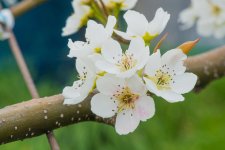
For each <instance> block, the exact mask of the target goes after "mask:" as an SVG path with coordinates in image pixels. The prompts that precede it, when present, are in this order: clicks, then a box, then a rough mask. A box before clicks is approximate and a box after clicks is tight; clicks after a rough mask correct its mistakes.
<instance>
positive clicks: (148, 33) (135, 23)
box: [115, 8, 170, 42]
mask: <svg viewBox="0 0 225 150" xmlns="http://www.w3.org/2000/svg"><path fill="white" fill-rule="evenodd" d="M124 19H125V21H126V23H127V31H126V33H124V32H121V31H115V32H116V33H117V34H119V35H120V36H122V37H123V38H125V39H127V40H131V39H132V38H135V37H142V38H143V39H144V40H145V42H150V41H151V40H152V39H153V38H154V37H156V36H158V35H159V34H160V33H162V32H163V30H164V29H165V27H166V25H167V23H168V21H169V19H170V14H168V13H167V12H165V11H164V10H163V9H162V8H159V9H158V10H157V11H156V14H155V17H154V18H153V20H152V21H151V22H148V20H147V19H146V17H145V16H144V15H143V14H141V13H139V12H136V11H133V10H128V11H127V12H126V13H125V14H124Z"/></svg>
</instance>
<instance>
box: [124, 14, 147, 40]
mask: <svg viewBox="0 0 225 150" xmlns="http://www.w3.org/2000/svg"><path fill="white" fill-rule="evenodd" d="M124 19H125V20H126V23H127V33H132V34H134V35H138V36H143V35H144V34H145V32H146V29H147V26H148V20H147V19H146V17H145V16H144V15H143V14H141V13H139V12H137V11H133V10H128V11H127V12H126V13H125V14H124Z"/></svg>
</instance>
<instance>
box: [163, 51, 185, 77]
mask: <svg viewBox="0 0 225 150" xmlns="http://www.w3.org/2000/svg"><path fill="white" fill-rule="evenodd" d="M185 59H187V55H186V54H184V53H183V52H182V50H180V49H172V50H169V51H167V52H166V53H165V54H164V55H163V56H162V65H166V67H164V68H162V69H164V71H165V72H170V73H172V74H173V73H176V74H182V73H184V72H185V70H186V67H185V66H184V60H185Z"/></svg>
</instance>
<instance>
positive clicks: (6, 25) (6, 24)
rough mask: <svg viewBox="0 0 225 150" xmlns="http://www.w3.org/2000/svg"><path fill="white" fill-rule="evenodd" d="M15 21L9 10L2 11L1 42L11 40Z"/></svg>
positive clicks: (0, 16) (0, 12) (0, 23)
mask: <svg viewBox="0 0 225 150" xmlns="http://www.w3.org/2000/svg"><path fill="white" fill-rule="evenodd" d="M14 24H15V20H14V17H13V15H12V12H11V11H10V10H9V9H3V10H1V11H0V40H5V39H7V38H9V36H10V33H9V30H11V29H12V28H13V27H14Z"/></svg>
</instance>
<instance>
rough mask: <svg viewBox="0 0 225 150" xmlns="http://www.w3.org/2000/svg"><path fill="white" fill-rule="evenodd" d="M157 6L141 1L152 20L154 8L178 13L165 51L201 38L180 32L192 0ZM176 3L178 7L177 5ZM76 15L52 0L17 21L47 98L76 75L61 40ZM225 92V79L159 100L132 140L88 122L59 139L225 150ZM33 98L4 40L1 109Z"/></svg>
mask: <svg viewBox="0 0 225 150" xmlns="http://www.w3.org/2000/svg"><path fill="white" fill-rule="evenodd" d="M151 2H152V4H153V5H150V1H145V0H142V1H141V0H140V3H138V6H137V9H138V10H139V11H143V12H144V13H146V14H149V15H148V17H149V18H152V16H153V15H154V13H150V12H148V9H151V11H153V12H154V11H155V10H156V8H157V7H159V6H161V5H163V8H165V9H166V10H171V11H169V12H170V13H172V14H174V15H172V20H173V21H172V22H170V23H169V25H168V28H167V30H166V31H169V32H170V33H171V35H170V36H169V40H167V41H166V43H165V44H164V46H163V47H164V49H170V48H173V47H174V46H177V44H179V43H181V42H183V41H185V40H187V39H189V40H192V39H193V38H196V37H198V36H197V35H196V34H195V33H194V31H193V30H191V32H190V31H185V32H181V31H179V30H178V28H177V22H176V21H175V20H176V19H177V14H178V12H179V9H182V8H184V7H186V6H187V5H186V4H187V1H186V0H182V1H181V0H171V1H169V2H166V1H164V0H159V1H154V0H152V1H151ZM175 2H176V5H177V7H174V4H175ZM153 6H154V7H153ZM172 8H173V9H172ZM71 12H72V8H71V6H70V0H65V1H62V0H50V1H49V2H48V3H46V4H44V5H42V6H40V7H38V8H35V9H34V10H32V11H31V12H29V13H27V14H25V15H23V16H21V17H19V18H17V20H16V21H17V24H16V27H15V30H14V31H15V34H16V36H17V38H18V41H19V43H20V46H21V48H22V50H23V53H24V55H25V58H26V61H27V62H28V66H29V68H30V69H31V72H32V76H33V77H34V80H35V83H36V84H37V87H38V90H39V92H40V95H41V96H50V95H54V94H58V93H60V92H61V91H62V89H63V87H64V86H65V85H70V84H71V83H72V81H73V80H74V77H75V76H76V73H75V67H74V60H73V59H69V58H67V57H66V55H67V53H68V48H67V46H66V45H67V40H68V37H66V38H62V37H61V36H60V34H61V28H62V27H63V26H64V24H65V20H66V18H67V16H69V15H70V14H71ZM37 18H38V19H37ZM83 33H84V29H82V30H81V31H80V32H79V33H78V34H76V35H73V36H70V37H69V38H72V39H73V40H78V39H79V40H80V39H83V36H82V35H83ZM184 35H185V36H184ZM223 42H224V41H223V40H220V41H218V40H215V39H210V38H203V39H202V41H201V43H200V44H199V45H198V46H197V47H196V48H195V49H194V50H193V52H192V53H191V54H196V53H201V52H204V51H207V50H208V49H210V48H212V47H215V46H218V45H222V43H223ZM224 89H225V78H223V79H220V80H217V81H214V82H212V83H211V84H210V85H208V86H207V87H206V88H204V89H202V90H201V92H200V93H197V94H196V93H190V94H187V95H186V100H185V102H182V103H175V104H170V103H168V102H166V101H164V100H162V99H159V98H154V99H155V103H156V115H155V116H154V117H153V118H152V119H150V120H148V121H147V122H144V123H141V124H140V126H139V127H138V128H137V130H136V131H135V132H134V133H132V134H129V135H127V136H119V135H117V134H116V132H115V131H114V129H113V128H112V127H110V126H107V125H103V124H98V123H94V122H86V123H80V124H76V125H72V126H69V127H64V128H61V129H58V130H56V131H55V134H56V138H57V139H58V142H59V144H60V146H61V149H62V150H90V149H91V150H115V149H118V150H121V149H124V150H128V149H129V150H150V149H152V150H212V149H215V150H224V149H225V142H224V141H225V93H224ZM29 99H30V95H29V93H28V91H27V88H26V86H25V84H24V82H23V78H22V76H21V74H20V72H19V69H18V67H17V65H16V62H15V60H14V58H13V56H12V54H11V52H10V49H9V47H8V44H7V42H6V41H5V42H0V108H3V107H5V106H7V105H11V104H14V103H18V102H22V101H25V100H29ZM45 149H49V145H48V142H47V138H46V137H45V135H43V136H40V137H36V138H32V139H27V140H24V141H22V142H21V141H18V142H14V143H9V144H6V145H2V146H0V150H45Z"/></svg>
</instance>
